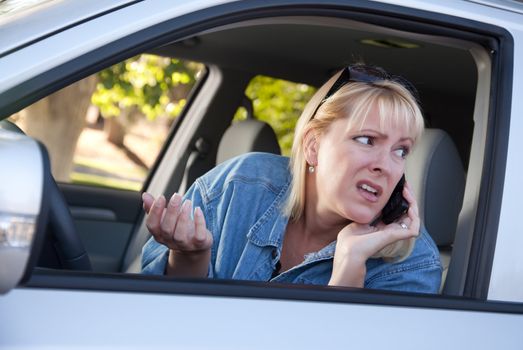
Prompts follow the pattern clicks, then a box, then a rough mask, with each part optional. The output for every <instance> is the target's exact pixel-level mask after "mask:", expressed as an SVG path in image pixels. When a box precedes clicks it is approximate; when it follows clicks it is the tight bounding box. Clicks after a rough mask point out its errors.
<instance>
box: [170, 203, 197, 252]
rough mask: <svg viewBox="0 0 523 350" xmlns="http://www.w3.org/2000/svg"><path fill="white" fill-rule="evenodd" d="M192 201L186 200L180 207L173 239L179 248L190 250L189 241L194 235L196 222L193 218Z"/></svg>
mask: <svg viewBox="0 0 523 350" xmlns="http://www.w3.org/2000/svg"><path fill="white" fill-rule="evenodd" d="M191 211H192V202H191V201H190V200H186V201H185V202H183V204H182V207H181V209H180V215H179V216H178V220H177V222H176V228H175V230H174V235H173V240H174V243H175V244H176V246H177V247H178V249H179V250H189V248H190V244H189V241H190V239H191V237H192V236H194V223H193V222H192V220H191Z"/></svg>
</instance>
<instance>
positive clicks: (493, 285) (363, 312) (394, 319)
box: [0, 0, 523, 349]
mask: <svg viewBox="0 0 523 350" xmlns="http://www.w3.org/2000/svg"><path fill="white" fill-rule="evenodd" d="M225 2H227V1H183V2H182V1H178V2H172V1H159V0H151V1H144V2H141V3H137V4H134V5H132V6H129V7H127V8H125V9H123V10H121V11H118V12H116V13H109V14H107V15H106V16H104V18H100V19H98V20H94V21H92V22H88V23H84V24H82V25H79V26H76V27H73V28H71V29H69V30H67V31H64V32H61V33H59V34H57V35H55V36H53V37H50V38H47V39H46V40H45V41H42V42H39V43H36V44H34V45H31V46H28V47H25V48H23V49H21V50H19V51H17V52H15V53H13V54H11V55H8V56H5V57H1V58H0V71H1V72H2V74H1V75H0V92H1V91H6V90H7V89H9V88H11V87H13V86H15V85H17V84H19V83H20V82H22V81H25V80H27V79H28V78H30V77H33V76H35V75H37V74H39V73H41V72H44V71H47V70H48V69H50V68H51V67H54V66H58V65H59V64H61V63H63V62H66V61H68V60H71V59H72V58H74V57H78V56H80V55H81V54H83V53H85V52H89V51H91V50H92V49H94V48H97V47H100V46H102V45H104V44H106V43H108V42H110V41H112V40H114V38H118V37H123V36H125V35H126V34H128V33H131V32H133V31H135V30H136V29H137V28H145V27H147V26H150V25H151V24H153V23H158V22H161V21H163V20H166V19H169V18H173V17H176V16H180V15H183V14H186V13H190V12H193V11H196V10H198V9H203V8H205V7H208V6H212V5H217V4H220V3H225ZM387 2H388V3H393V4H397V5H400V6H407V7H412V8H417V9H421V10H426V11H434V12H437V13H442V14H448V15H453V16H461V17H464V18H470V19H473V20H477V21H480V22H484V23H490V24H494V25H497V26H500V27H503V28H505V29H506V30H507V31H509V32H510V33H511V35H512V36H513V38H514V59H513V61H514V64H515V66H514V80H513V85H512V89H513V90H512V93H513V96H514V98H513V99H512V106H511V109H512V112H511V114H512V118H511V120H510V139H509V144H508V154H507V168H506V174H505V180H504V184H505V186H504V192H503V203H502V207H501V214H500V221H499V230H498V240H497V243H496V251H495V256H494V264H493V268H492V276H491V280H490V289H489V296H488V298H489V299H492V300H503V301H517V302H523V254H521V252H520V249H521V248H520V247H522V246H523V235H522V234H521V233H522V232H523V224H521V214H520V211H521V209H520V208H521V204H520V202H521V200H520V199H521V198H523V186H520V181H521V180H520V179H521V173H522V170H523V168H522V165H521V157H520V153H521V150H523V137H521V135H519V133H521V132H523V120H521V118H520V116H521V115H522V114H523V102H522V99H521V98H520V96H523V71H522V68H521V65H518V63H519V62H523V51H522V49H521V42H522V41H523V27H522V23H523V21H522V16H521V15H518V14H515V13H512V12H508V11H505V10H501V9H495V8H491V7H485V6H482V5H479V4H475V3H472V2H466V1H417V0H408V1H387ZM109 23H111V24H112V25H110V24H109ZM102 34H103V35H102ZM72 41H74V42H76V45H74V46H64V45H62V43H63V42H72ZM93 287H94V288H95V287H96V286H93ZM444 299H445V297H438V296H435V297H434V300H435V301H444ZM464 303H465V304H466V301H464ZM57 310H59V311H57ZM522 326H523V315H521V314H510V313H507V312H500V313H498V312H480V311H466V310H452V309H449V308H441V309H438V308H435V307H434V308H428V307H427V308H425V307H402V306H378V305H368V304H358V303H336V302H312V301H289V300H274V299H262V298H259V299H256V298H238V297H217V296H215V297H205V296H188V295H176V294H172V295H168V294H159V293H131V292H122V291H113V292H103V291H78V290H72V291H70V290H64V289H62V290H54V289H43V288H40V289H37V288H17V289H14V290H12V291H11V292H9V293H8V294H6V295H3V296H0V348H2V349H33V348H35V349H36V348H38V349H51V348H52V349H60V348H62V349H72V348H77V349H87V348H94V347H97V348H108V349H109V348H111V349H113V348H130V349H140V348H147V349H149V348H170V349H173V348H174V349H176V348H179V349H207V348H214V349H236V348H238V349H245V348H249V349H267V348H271V349H272V348H281V349H289V348H291V349H292V348H296V349H345V348H352V347H354V348H401V349H420V348H421V349H441V348H455V349H469V348H470V349H493V348H496V349H497V348H499V349H521V348H522V346H523V335H521V329H522Z"/></svg>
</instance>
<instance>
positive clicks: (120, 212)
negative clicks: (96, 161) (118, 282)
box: [60, 184, 142, 272]
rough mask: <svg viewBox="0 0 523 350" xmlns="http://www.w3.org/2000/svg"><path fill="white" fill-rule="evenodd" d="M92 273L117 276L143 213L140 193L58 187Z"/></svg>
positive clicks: (82, 187)
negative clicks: (89, 261)
mask: <svg viewBox="0 0 523 350" xmlns="http://www.w3.org/2000/svg"><path fill="white" fill-rule="evenodd" d="M60 189H61V190H62V193H63V194H64V197H65V199H66V201H67V203H68V204H69V205H70V208H71V214H72V216H73V219H74V223H75V227H76V229H77V231H78V233H79V235H80V236H81V238H82V241H83V243H84V244H85V247H86V250H87V253H88V254H89V257H90V258H91V263H92V265H93V269H94V270H95V271H100V272H117V271H119V270H120V267H121V263H122V259H123V256H124V253H125V250H126V249H127V245H128V243H129V239H130V237H131V234H132V232H133V228H134V223H135V221H136V219H137V217H138V215H140V213H141V210H142V201H141V194H140V192H133V191H122V190H115V189H109V188H100V187H93V186H82V185H72V184H60Z"/></svg>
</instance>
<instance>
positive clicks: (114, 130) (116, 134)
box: [104, 117, 126, 147]
mask: <svg viewBox="0 0 523 350" xmlns="http://www.w3.org/2000/svg"><path fill="white" fill-rule="evenodd" d="M104 125H105V128H104V129H105V133H106V134H107V141H109V142H111V143H112V144H113V145H115V146H117V147H123V140H124V138H125V133H126V130H125V125H124V124H123V123H122V122H121V120H120V118H119V117H109V118H105V121H104Z"/></svg>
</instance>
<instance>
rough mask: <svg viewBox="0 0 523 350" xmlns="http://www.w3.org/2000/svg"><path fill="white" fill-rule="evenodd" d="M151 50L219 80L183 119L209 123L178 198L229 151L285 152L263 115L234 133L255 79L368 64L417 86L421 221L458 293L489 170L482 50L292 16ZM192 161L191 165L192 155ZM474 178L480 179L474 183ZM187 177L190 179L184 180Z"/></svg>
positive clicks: (413, 173)
mask: <svg viewBox="0 0 523 350" xmlns="http://www.w3.org/2000/svg"><path fill="white" fill-rule="evenodd" d="M152 52H153V53H155V54H158V55H164V56H168V57H183V58H187V59H192V60H197V61H201V62H204V63H205V64H206V65H207V67H209V72H208V74H209V76H208V79H212V77H213V76H219V81H217V82H216V85H217V86H216V87H215V92H214V93H212V94H210V95H207V94H205V95H204V94H203V91H201V92H200V94H199V95H200V96H201V97H202V98H207V99H209V100H207V101H205V102H204V104H205V107H204V108H206V110H205V111H203V112H202V111H200V110H197V111H194V113H193V111H192V108H189V109H188V110H187V115H186V116H185V118H191V119H192V118H201V122H200V123H198V126H196V127H195V129H194V131H191V132H190V133H191V135H192V137H191V140H190V141H189V143H188V144H187V146H189V147H186V149H192V151H191V153H192V154H191V155H190V156H189V157H188V159H189V160H188V161H182V162H180V163H178V164H179V166H180V167H182V168H184V170H183V171H182V170H180V169H173V171H171V174H174V176H172V177H170V178H169V180H168V181H169V183H168V186H167V187H168V188H171V189H173V190H174V189H176V188H177V187H178V185H179V182H180V178H183V180H182V182H183V186H182V188H187V184H190V183H192V181H194V179H195V178H196V177H197V176H199V175H201V174H203V173H204V172H205V171H206V170H209V169H210V168H212V167H213V166H214V165H215V164H216V163H220V162H221V161H223V160H224V151H223V149H224V148H227V149H229V152H232V154H231V156H232V155H236V154H239V153H243V152H247V151H271V152H274V153H277V152H278V151H279V148H278V147H276V146H271V145H274V139H275V137H274V134H273V133H271V132H269V131H268V130H267V128H268V126H267V124H265V123H263V122H260V121H258V122H255V119H256V116H252V117H251V118H249V119H248V120H246V121H243V122H240V123H235V124H233V125H231V126H229V125H230V121H231V119H232V115H233V111H234V110H235V109H236V108H237V106H239V105H242V104H245V98H244V95H243V92H244V89H245V85H246V83H247V82H248V81H249V80H250V79H251V78H252V77H254V76H255V75H258V74H262V75H266V76H271V77H277V78H280V79H285V80H290V81H295V82H302V83H306V84H309V85H313V86H320V85H321V84H322V83H323V82H324V81H326V80H327V79H328V77H330V76H331V75H332V74H333V73H334V72H335V71H337V70H338V69H340V68H342V67H344V66H346V65H347V64H350V63H354V62H355V61H363V62H365V63H368V64H374V65H377V66H380V67H383V68H385V69H386V70H387V71H389V72H392V73H393V74H397V75H401V76H402V77H405V78H407V79H408V80H409V81H411V82H412V83H413V84H414V85H415V86H416V88H417V89H418V91H419V94H420V100H421V101H420V102H421V106H422V109H423V113H424V116H425V118H426V126H427V130H426V133H425V135H424V136H423V138H422V139H421V140H420V141H419V144H418V145H417V147H416V148H415V150H414V153H413V154H412V155H411V156H410V157H409V160H408V166H407V171H406V175H407V180H408V181H409V182H411V184H412V185H413V187H414V189H415V192H416V194H417V197H418V203H419V206H420V213H421V217H422V221H423V222H424V224H425V226H426V228H427V230H428V232H429V233H430V234H431V236H432V237H433V239H434V240H435V242H436V243H437V245H438V247H439V249H440V253H441V257H442V262H443V265H444V275H443V277H444V280H446V281H447V283H446V285H445V284H442V291H443V290H444V289H443V287H444V285H445V286H446V287H445V288H446V289H445V290H446V292H447V293H449V294H452V293H453V292H456V291H457V290H458V289H459V285H460V284H461V283H462V280H461V278H462V276H463V270H462V269H461V267H460V266H458V264H457V262H458V261H459V260H460V259H459V258H455V257H454V256H452V260H456V266H455V267H454V266H452V267H453V269H450V273H448V272H449V266H450V261H451V255H452V251H453V247H455V236H456V235H458V234H459V235H462V236H468V238H465V237H464V238H465V241H466V240H468V239H470V236H469V235H470V233H471V232H472V231H473V217H474V211H475V205H476V204H477V203H476V202H475V201H476V200H475V198H473V194H472V193H473V192H475V190H473V188H474V186H477V185H478V183H477V182H475V180H473V178H475V177H477V175H478V172H480V170H481V168H480V163H478V162H475V163H472V162H471V159H474V160H476V161H477V160H478V159H479V157H480V156H481V154H480V152H477V151H480V150H481V149H482V147H478V148H477V149H473V148H472V145H473V139H474V142H476V143H479V144H481V143H482V142H483V141H482V140H481V137H480V135H481V128H483V127H484V123H485V119H486V115H485V110H484V109H481V106H478V104H477V103H476V101H477V99H478V96H480V94H481V93H484V91H481V90H480V88H479V83H480V79H486V77H485V76H480V75H487V74H488V73H487V71H481V70H480V69H479V68H478V67H480V66H483V67H485V66H486V67H488V64H489V61H488V56H487V55H486V52H484V49H483V48H480V47H479V45H477V44H475V43H473V42H466V41H463V40H460V39H456V38H450V37H448V38H444V37H440V36H436V35H422V34H419V33H413V32H408V31H402V30H397V29H390V28H385V27H379V26H376V25H371V24H367V23H363V22H356V21H352V20H344V19H335V18H322V17H284V18H270V19H259V20H252V21H246V22H242V23H237V24H235V25H229V26H226V27H221V28H215V29H213V30H209V31H206V32H202V33H199V34H198V35H195V36H190V37H187V38H185V39H184V40H179V41H176V42H172V43H169V44H166V45H164V46H161V47H159V48H157V49H154V50H153V51H152ZM208 83H211V82H208ZM206 84H207V83H206ZM224 95H226V96H227V97H225V96H224ZM233 95H234V97H233ZM200 96H198V97H197V98H196V100H195V101H194V104H200V103H202V102H201V101H198V99H199V98H200ZM229 96H230V98H229ZM225 101H229V102H230V103H228V104H226V103H224V102H225ZM247 103H248V102H247ZM211 111H212V112H211ZM198 114H201V115H198ZM211 131H212V132H211ZM179 132H182V130H179ZM201 140H205V144H206V147H205V150H204V152H201V151H199V147H198V146H197V144H198V142H201ZM182 147H183V146H182ZM225 152H226V151H225ZM184 153H185V155H186V157H187V150H185V151H184ZM173 155H174V154H173ZM228 156H229V155H228V154H227V156H226V157H228ZM169 158H170V157H169V156H166V157H164V159H169ZM194 169H198V170H194ZM158 170H161V165H160V167H159V169H158ZM471 171H472V173H474V174H475V175H474V176H467V173H470V172H471ZM181 173H184V175H183V176H179V175H178V176H177V175H176V174H181ZM476 180H477V179H476ZM151 185H152V186H154V184H151ZM467 187H468V188H469V191H466V188H467ZM464 196H466V198H465V200H464ZM140 234H142V235H143V237H142V238H141V239H140ZM146 237H148V235H147V234H146V231H144V230H143V228H142V230H139V232H138V235H136V236H135V237H134V241H133V242H132V244H131V246H130V248H129V250H128V255H127V256H126V260H125V261H124V270H130V271H135V272H136V271H137V270H136V269H137V265H136V260H135V261H134V263H135V264H134V265H133V263H132V261H133V259H132V258H130V257H132V256H135V257H137V256H139V253H138V251H139V249H141V246H142V245H143V242H144V240H145V239H146ZM137 243H138V244H137ZM133 244H134V247H133ZM460 254H463V252H461V253H460Z"/></svg>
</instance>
